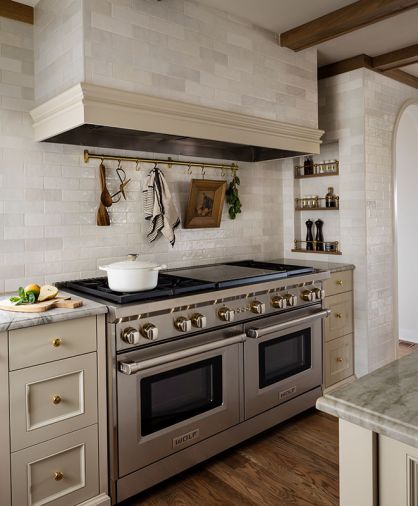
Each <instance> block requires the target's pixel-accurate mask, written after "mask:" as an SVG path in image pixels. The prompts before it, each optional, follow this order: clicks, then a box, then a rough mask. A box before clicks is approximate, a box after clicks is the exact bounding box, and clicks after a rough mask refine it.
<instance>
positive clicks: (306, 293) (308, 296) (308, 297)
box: [300, 290, 315, 302]
mask: <svg viewBox="0 0 418 506" xmlns="http://www.w3.org/2000/svg"><path fill="white" fill-rule="evenodd" d="M300 296H301V298H302V300H304V301H305V302H312V301H313V300H315V296H314V293H313V291H312V290H303V292H302V293H301V294H300Z"/></svg>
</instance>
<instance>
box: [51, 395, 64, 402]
mask: <svg viewBox="0 0 418 506" xmlns="http://www.w3.org/2000/svg"><path fill="white" fill-rule="evenodd" d="M61 401H62V399H61V397H60V396H59V395H54V396H53V397H52V403H53V404H59V403H60V402H61Z"/></svg>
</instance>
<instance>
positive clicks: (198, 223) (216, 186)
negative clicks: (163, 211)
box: [183, 179, 226, 228]
mask: <svg viewBox="0 0 418 506" xmlns="http://www.w3.org/2000/svg"><path fill="white" fill-rule="evenodd" d="M225 191H226V181H216V180H211V179H192V181H191V183H190V189H189V200H188V203H187V209H186V216H185V219H184V225H183V227H184V228H217V227H219V226H220V224H221V219H222V210H223V206H224V201H225Z"/></svg>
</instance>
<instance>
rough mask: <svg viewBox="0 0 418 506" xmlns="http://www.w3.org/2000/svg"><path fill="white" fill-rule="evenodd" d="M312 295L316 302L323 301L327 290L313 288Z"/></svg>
mask: <svg viewBox="0 0 418 506" xmlns="http://www.w3.org/2000/svg"><path fill="white" fill-rule="evenodd" d="M312 293H313V294H314V296H315V300H322V299H323V298H324V297H325V290H323V289H321V288H313V290H312Z"/></svg>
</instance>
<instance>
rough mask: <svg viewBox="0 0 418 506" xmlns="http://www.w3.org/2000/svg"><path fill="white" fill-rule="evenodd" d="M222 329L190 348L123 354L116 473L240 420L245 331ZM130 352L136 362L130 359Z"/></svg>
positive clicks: (155, 458) (168, 453)
mask: <svg viewBox="0 0 418 506" xmlns="http://www.w3.org/2000/svg"><path fill="white" fill-rule="evenodd" d="M225 332H226V331H220V332H219V333H218V335H217V339H215V340H210V341H209V342H206V343H204V344H198V345H197V346H193V347H192V348H189V349H187V348H186V349H183V350H180V351H179V350H178V351H174V352H172V353H170V352H168V353H167V354H164V355H157V356H155V357H151V358H149V357H142V358H141V352H140V351H138V352H132V353H130V354H125V355H124V356H122V357H121V359H120V362H119V371H118V378H117V383H118V443H119V476H120V477H122V476H124V475H126V474H128V473H130V472H133V471H135V470H137V469H140V468H142V467H144V466H146V465H148V464H151V463H153V462H156V461H157V460H160V459H161V458H163V457H166V456H168V455H170V454H172V453H175V452H176V451H179V450H182V449H183V448H186V447H187V446H190V445H192V444H195V443H197V442H198V441H201V440H203V439H205V438H207V437H209V436H211V435H213V434H216V433H217V432H220V431H222V430H224V429H226V428H228V427H231V426H233V425H235V424H237V423H238V422H239V398H240V394H239V388H240V387H239V385H240V378H239V374H240V370H241V368H240V367H239V361H240V357H241V360H242V344H240V343H241V342H242V341H243V340H244V339H245V335H244V334H243V333H242V331H241V329H239V330H237V333H236V334H234V335H229V336H228V337H226V336H225V335H222V333H224V334H225ZM229 334H231V333H230V332H229ZM154 348H164V345H161V346H156V347H154ZM132 354H133V355H135V354H137V355H138V357H137V358H138V360H137V359H135V358H134V361H131V362H128V361H127V360H126V359H127V357H128V356H129V358H131V355H132ZM122 371H124V372H122Z"/></svg>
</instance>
